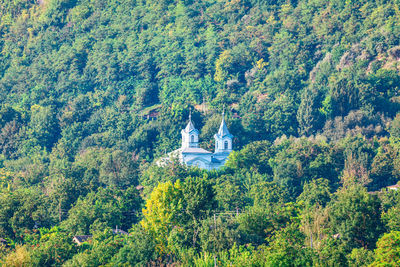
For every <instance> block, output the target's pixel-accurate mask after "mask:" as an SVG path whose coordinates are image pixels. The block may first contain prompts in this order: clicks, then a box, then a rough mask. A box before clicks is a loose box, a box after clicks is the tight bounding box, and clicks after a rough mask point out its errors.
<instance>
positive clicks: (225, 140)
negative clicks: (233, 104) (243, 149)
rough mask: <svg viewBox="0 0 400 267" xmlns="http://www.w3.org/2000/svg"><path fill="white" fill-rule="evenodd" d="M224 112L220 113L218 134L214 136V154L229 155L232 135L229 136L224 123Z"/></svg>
mask: <svg viewBox="0 0 400 267" xmlns="http://www.w3.org/2000/svg"><path fill="white" fill-rule="evenodd" d="M224 117H225V112H222V121H221V125H220V126H219V130H218V133H217V134H215V135H214V139H215V153H228V154H229V153H231V152H232V139H233V135H231V134H230V132H229V130H228V127H227V126H226V123H225V118H224Z"/></svg>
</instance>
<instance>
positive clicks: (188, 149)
mask: <svg viewBox="0 0 400 267" xmlns="http://www.w3.org/2000/svg"><path fill="white" fill-rule="evenodd" d="M182 153H197V154H212V153H211V152H210V151H207V150H205V149H202V148H200V147H186V148H184V149H182Z"/></svg>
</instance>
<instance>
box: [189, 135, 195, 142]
mask: <svg viewBox="0 0 400 267" xmlns="http://www.w3.org/2000/svg"><path fill="white" fill-rule="evenodd" d="M190 138H191V142H192V143H194V135H191V136H190Z"/></svg>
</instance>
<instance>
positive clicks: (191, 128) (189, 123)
mask: <svg viewBox="0 0 400 267" xmlns="http://www.w3.org/2000/svg"><path fill="white" fill-rule="evenodd" d="M183 131H184V132H186V133H190V132H191V131H197V129H196V128H195V127H194V124H193V122H192V114H189V122H188V124H187V125H186V127H185V129H183Z"/></svg>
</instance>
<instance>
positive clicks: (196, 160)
mask: <svg viewBox="0 0 400 267" xmlns="http://www.w3.org/2000/svg"><path fill="white" fill-rule="evenodd" d="M181 135H182V146H181V148H179V149H177V150H175V151H173V152H171V153H169V154H168V157H167V158H165V159H161V161H159V162H158V164H162V162H165V160H166V159H167V160H168V158H171V157H177V158H178V159H179V161H180V162H181V163H184V164H186V165H187V166H197V167H199V168H201V169H206V170H212V169H219V168H220V167H222V166H223V165H224V164H225V161H226V160H227V158H228V156H229V154H230V153H231V152H232V139H233V135H231V134H230V133H229V131H228V127H227V126H226V123H225V120H224V114H222V121H221V125H220V127H219V130H218V133H216V134H215V135H214V139H215V153H212V152H210V151H207V150H205V149H202V148H200V147H199V131H198V130H197V129H196V128H195V127H194V124H193V122H192V118H191V115H189V123H188V124H187V125H186V127H185V129H182V131H181Z"/></svg>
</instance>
